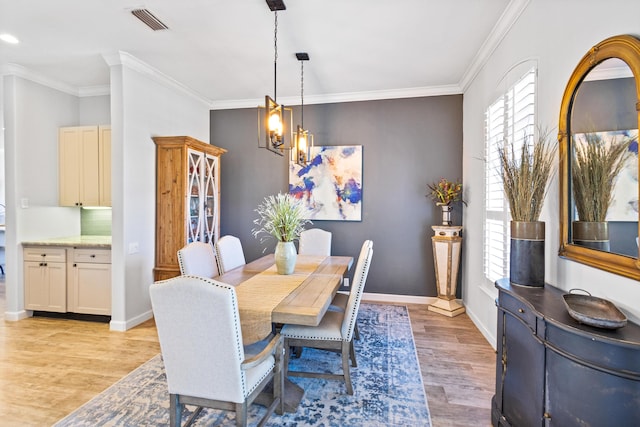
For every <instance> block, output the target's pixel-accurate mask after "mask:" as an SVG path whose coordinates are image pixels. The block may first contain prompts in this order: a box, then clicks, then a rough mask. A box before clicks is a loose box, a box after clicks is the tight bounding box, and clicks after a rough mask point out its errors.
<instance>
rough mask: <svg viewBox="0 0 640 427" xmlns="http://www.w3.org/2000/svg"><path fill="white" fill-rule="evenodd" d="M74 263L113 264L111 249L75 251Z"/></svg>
mask: <svg viewBox="0 0 640 427" xmlns="http://www.w3.org/2000/svg"><path fill="white" fill-rule="evenodd" d="M73 262H80V263H87V262H89V263H94V264H111V250H110V249H74V251H73Z"/></svg>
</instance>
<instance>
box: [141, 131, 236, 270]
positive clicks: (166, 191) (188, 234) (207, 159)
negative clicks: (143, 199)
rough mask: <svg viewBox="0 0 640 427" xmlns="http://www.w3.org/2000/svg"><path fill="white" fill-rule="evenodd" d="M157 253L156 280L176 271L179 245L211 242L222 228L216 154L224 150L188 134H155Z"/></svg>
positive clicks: (177, 268) (178, 267)
mask: <svg viewBox="0 0 640 427" xmlns="http://www.w3.org/2000/svg"><path fill="white" fill-rule="evenodd" d="M153 142H154V143H155V144H156V258H155V268H154V270H153V274H154V280H156V281H157V280H165V279H169V278H171V277H176V276H179V275H180V266H179V265H178V255H177V253H178V250H179V249H180V248H182V247H183V246H185V245H186V244H188V243H191V242H205V243H211V244H212V245H213V244H215V242H216V241H217V240H218V237H219V232H220V231H219V230H220V157H221V156H222V154H224V153H226V152H227V150H225V149H223V148H220V147H216V146H215V145H211V144H207V143H205V142H202V141H198V140H197V139H195V138H191V137H189V136H163V137H154V138H153Z"/></svg>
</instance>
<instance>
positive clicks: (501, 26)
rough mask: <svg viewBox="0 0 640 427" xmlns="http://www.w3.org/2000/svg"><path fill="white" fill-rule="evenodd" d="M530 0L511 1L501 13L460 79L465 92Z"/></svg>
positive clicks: (460, 84)
mask: <svg viewBox="0 0 640 427" xmlns="http://www.w3.org/2000/svg"><path fill="white" fill-rule="evenodd" d="M530 2H531V0H511V1H510V2H509V4H508V5H507V8H506V9H505V10H504V12H502V15H500V18H498V22H496V25H495V26H494V27H493V29H492V30H491V33H489V36H488V37H487V38H486V39H485V41H484V43H482V46H480V49H479V50H478V53H477V54H476V56H475V57H474V59H473V61H471V65H470V66H469V68H467V71H465V73H464V74H463V76H462V79H460V82H459V86H460V87H461V88H462V91H463V92H465V91H466V90H467V89H468V88H469V86H470V85H471V83H472V82H473V80H474V79H475V78H476V76H477V75H478V73H479V72H480V70H481V69H482V67H484V65H485V64H486V63H487V61H488V60H489V57H490V56H491V54H492V53H493V52H494V51H495V50H496V48H497V47H498V45H499V44H500V42H501V41H502V40H503V39H504V37H505V36H506V35H507V33H508V32H509V30H510V29H511V27H512V26H513V24H515V23H516V21H517V20H518V18H519V17H520V15H522V12H524V11H525V9H526V8H527V6H528V5H529V3H530Z"/></svg>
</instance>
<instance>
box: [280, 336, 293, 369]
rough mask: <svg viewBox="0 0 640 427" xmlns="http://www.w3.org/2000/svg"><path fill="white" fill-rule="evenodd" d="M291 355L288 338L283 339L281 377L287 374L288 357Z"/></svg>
mask: <svg viewBox="0 0 640 427" xmlns="http://www.w3.org/2000/svg"><path fill="white" fill-rule="evenodd" d="M290 357H291V346H290V345H289V340H287V339H285V340H284V362H283V363H282V377H283V378H287V377H288V376H289V358H290Z"/></svg>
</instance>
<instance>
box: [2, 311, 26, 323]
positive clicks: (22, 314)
mask: <svg viewBox="0 0 640 427" xmlns="http://www.w3.org/2000/svg"><path fill="white" fill-rule="evenodd" d="M31 316H33V311H27V310H20V311H5V312H4V320H9V321H12V322H15V321H17V320H22V319H26V318H28V317H31Z"/></svg>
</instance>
